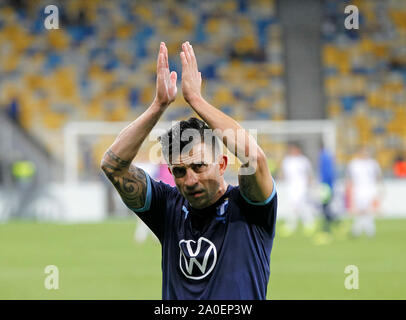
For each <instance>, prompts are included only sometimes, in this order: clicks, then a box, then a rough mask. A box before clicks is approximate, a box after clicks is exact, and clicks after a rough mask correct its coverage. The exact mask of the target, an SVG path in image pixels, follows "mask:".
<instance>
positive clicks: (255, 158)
mask: <svg viewBox="0 0 406 320" xmlns="http://www.w3.org/2000/svg"><path fill="white" fill-rule="evenodd" d="M180 58H181V61H182V92H183V96H184V98H185V100H186V101H187V102H188V103H189V105H190V106H191V107H192V108H193V110H194V111H195V112H196V113H197V114H198V115H199V116H200V117H201V118H202V119H203V120H204V121H205V122H206V123H207V124H208V125H209V126H210V128H211V129H213V130H218V131H220V132H221V138H222V140H223V143H224V144H225V145H226V146H227V148H228V149H229V150H230V151H231V152H232V153H233V154H234V155H235V156H236V157H237V158H238V159H239V160H240V161H241V162H242V166H241V168H240V172H239V175H238V180H239V185H240V190H241V192H242V193H243V195H244V196H245V197H246V198H248V199H249V200H250V201H253V202H263V201H265V200H267V199H268V198H269V197H270V195H271V194H272V192H273V188H274V184H273V179H272V176H271V173H270V172H269V169H268V163H267V159H266V156H265V153H264V152H263V150H262V149H261V148H260V147H259V146H258V144H257V143H256V141H255V139H254V138H253V137H252V136H251V135H249V133H248V132H247V131H245V130H244V129H243V128H242V127H241V126H240V125H239V124H238V122H236V121H235V120H234V119H232V118H230V117H229V116H227V115H226V114H224V113H223V112H221V111H220V110H219V109H217V108H215V107H213V106H212V105H211V104H210V103H208V102H207V101H206V100H205V99H203V97H202V96H201V84H202V77H201V73H200V72H199V70H198V66H197V61H196V57H195V54H194V51H193V48H192V46H191V45H190V44H189V42H185V43H183V44H182V52H181V53H180ZM241 137H242V139H241Z"/></svg>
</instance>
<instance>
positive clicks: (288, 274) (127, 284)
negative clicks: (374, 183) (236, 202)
mask: <svg viewBox="0 0 406 320" xmlns="http://www.w3.org/2000/svg"><path fill="white" fill-rule="evenodd" d="M135 223H136V220H135V219H125V220H113V221H108V222H106V223H100V224H72V225H62V224H60V225H59V224H42V223H29V222H12V223H7V224H1V225H0V299H160V298H161V252H160V245H159V243H158V242H157V241H155V240H154V239H152V238H151V237H150V238H149V239H148V240H147V242H146V243H144V244H137V243H135V242H134V240H133V234H134V226H135ZM405 231H406V219H405V220H377V235H376V237H375V238H372V239H368V238H366V237H361V238H357V239H351V238H350V237H345V238H342V239H337V238H335V239H334V240H333V241H332V242H331V243H330V244H325V245H314V244H313V242H312V240H311V238H308V237H305V236H304V235H302V233H301V232H298V233H297V234H295V235H293V236H291V237H288V238H282V237H280V236H279V235H278V225H277V233H276V238H275V242H274V248H273V252H272V255H271V278H270V282H269V287H268V296H267V298H268V299H406V232H405ZM47 265H55V266H57V267H58V269H59V289H58V290H47V289H45V286H44V281H45V278H46V276H47V274H45V272H44V269H45V267H46V266H47ZM347 265H356V266H357V267H358V269H359V289H358V290H347V289H345V287H344V280H345V277H346V276H348V275H347V274H345V273H344V269H345V267H346V266H347Z"/></svg>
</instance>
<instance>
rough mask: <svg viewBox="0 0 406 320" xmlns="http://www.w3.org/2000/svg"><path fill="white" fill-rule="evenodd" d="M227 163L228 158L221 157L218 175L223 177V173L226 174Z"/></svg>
mask: <svg viewBox="0 0 406 320" xmlns="http://www.w3.org/2000/svg"><path fill="white" fill-rule="evenodd" d="M227 163H228V157H227V156H226V155H225V154H223V155H222V156H221V159H220V162H219V170H220V175H224V172H226V169H227Z"/></svg>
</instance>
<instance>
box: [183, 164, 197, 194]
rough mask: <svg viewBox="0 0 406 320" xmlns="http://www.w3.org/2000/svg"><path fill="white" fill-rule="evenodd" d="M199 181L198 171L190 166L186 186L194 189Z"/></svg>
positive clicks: (186, 176) (187, 171)
mask: <svg viewBox="0 0 406 320" xmlns="http://www.w3.org/2000/svg"><path fill="white" fill-rule="evenodd" d="M197 183H198V179H197V174H196V172H194V171H193V170H192V169H190V168H188V169H187V170H186V175H185V186H186V187H187V188H191V189H192V188H193V187H194V186H195V185H196V184H197Z"/></svg>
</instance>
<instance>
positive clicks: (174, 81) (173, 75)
mask: <svg viewBox="0 0 406 320" xmlns="http://www.w3.org/2000/svg"><path fill="white" fill-rule="evenodd" d="M177 79H178V74H177V73H176V72H175V71H172V72H171V85H172V86H173V87H176V80H177Z"/></svg>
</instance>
